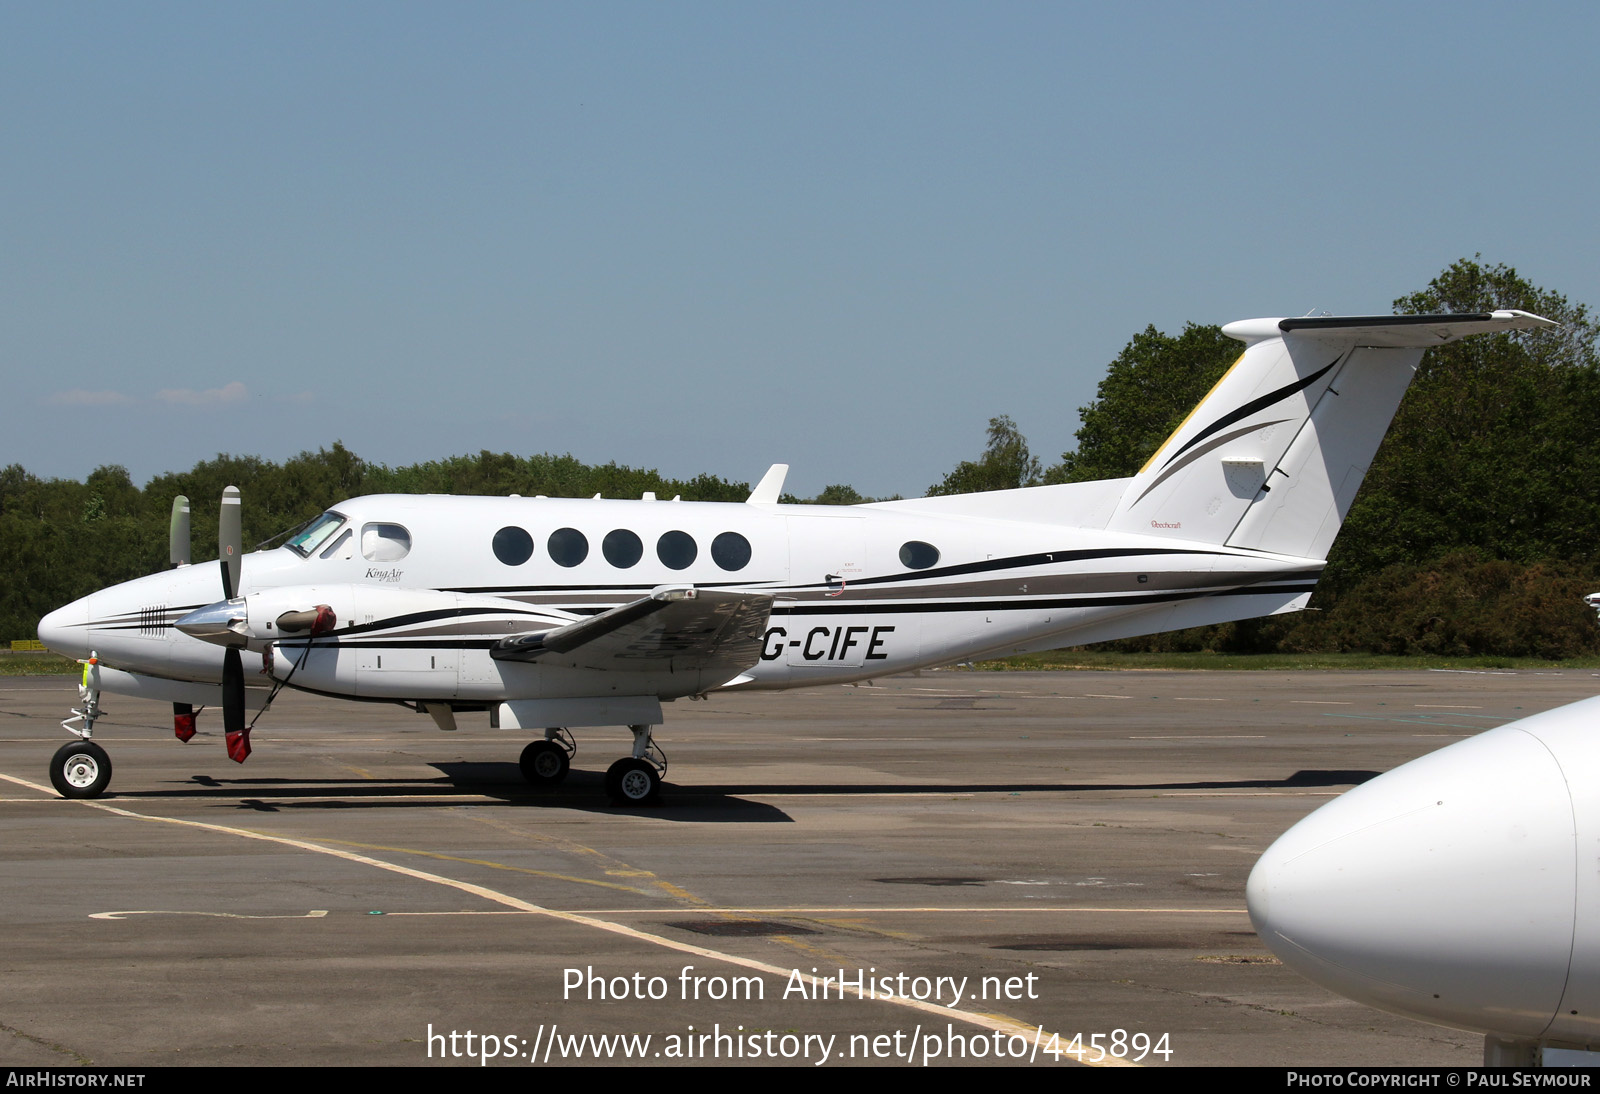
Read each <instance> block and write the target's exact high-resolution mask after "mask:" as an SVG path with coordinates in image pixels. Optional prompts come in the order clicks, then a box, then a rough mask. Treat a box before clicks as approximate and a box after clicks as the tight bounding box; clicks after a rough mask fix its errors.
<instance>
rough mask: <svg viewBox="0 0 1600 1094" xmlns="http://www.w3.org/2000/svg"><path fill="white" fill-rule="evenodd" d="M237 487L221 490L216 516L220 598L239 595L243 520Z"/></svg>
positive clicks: (242, 552) (227, 598)
mask: <svg viewBox="0 0 1600 1094" xmlns="http://www.w3.org/2000/svg"><path fill="white" fill-rule="evenodd" d="M241 505H242V503H241V502H240V500H239V488H238V487H237V486H230V487H228V488H227V489H226V490H224V491H223V492H222V512H221V513H220V514H218V516H217V557H218V558H219V559H221V560H222V599H224V600H232V599H233V598H234V597H235V596H238V595H239V567H240V565H241V563H242V562H243V561H244V546H243V543H244V521H243V512H244V510H243V509H242V508H241Z"/></svg>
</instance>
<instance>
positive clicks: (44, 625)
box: [39, 597, 89, 657]
mask: <svg viewBox="0 0 1600 1094" xmlns="http://www.w3.org/2000/svg"><path fill="white" fill-rule="evenodd" d="M39 641H41V642H43V643H44V644H45V645H46V646H48V647H49V648H50V649H51V650H53V651H55V652H56V653H59V654H61V655H62V656H63V657H88V656H89V598H88V597H84V598H83V599H82V600H75V601H73V602H72V603H71V604H68V605H67V606H66V607H65V608H57V609H56V610H55V611H53V612H51V613H50V614H49V615H47V616H45V617H44V618H43V619H41V620H39Z"/></svg>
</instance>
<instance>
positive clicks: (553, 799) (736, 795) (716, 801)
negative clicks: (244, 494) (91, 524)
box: [112, 762, 1379, 824]
mask: <svg viewBox="0 0 1600 1094" xmlns="http://www.w3.org/2000/svg"><path fill="white" fill-rule="evenodd" d="M431 766H432V767H434V768H435V769H436V770H438V771H439V772H440V774H441V776H442V777H441V778H432V779H374V780H372V781H366V782H352V781H351V780H349V779H217V778H214V777H212V776H210V775H193V776H191V777H190V778H189V779H188V781H187V782H186V783H183V784H180V785H179V786H176V787H173V786H169V787H167V788H164V789H160V790H149V791H122V792H119V793H116V794H114V795H112V796H113V797H117V798H126V799H138V798H151V797H161V798H173V797H181V798H192V799H197V800H201V799H208V798H209V799H216V800H219V801H233V802H235V803H237V806H238V808H240V809H247V810H254V811H256V812H268V813H274V812H279V811H281V810H284V809H366V808H384V809H406V808H425V809H426V808H435V809H436V808H441V807H442V808H455V807H457V806H459V805H460V804H461V802H460V800H459V799H460V797H461V795H463V794H477V795H482V797H483V798H484V799H485V804H487V803H489V802H500V803H502V804H505V805H509V806H525V807H537V808H545V809H568V810H579V811H584V812H592V813H608V814H612V813H632V812H644V813H646V814H648V815H649V816H653V817H658V818H660V819H663V820H677V821H694V822H707V821H732V822H738V823H741V824H748V823H751V822H764V823H784V822H792V821H793V818H792V817H790V816H789V815H788V814H787V813H785V812H784V811H783V810H782V809H779V808H777V807H776V806H773V805H770V804H767V803H765V802H756V801H751V800H749V798H748V797H745V795H762V794H774V795H780V794H781V795H795V796H808V795H817V796H841V797H850V796H855V795H860V796H869V795H873V796H881V795H896V794H907V795H913V794H916V795H920V794H1024V793H1030V792H1031V793H1039V792H1054V793H1063V792H1065V793H1078V794H1086V793H1094V792H1097V791H1099V792H1108V791H1135V792H1146V793H1148V792H1159V791H1196V790H1232V791H1239V790H1290V789H1304V788H1310V787H1335V786H1354V785H1357V784H1359V783H1363V782H1366V781H1367V780H1368V779H1371V778H1375V777H1376V776H1377V775H1378V774H1379V773H1378V772H1376V771H1364V770H1338V769H1334V770H1318V769H1302V770H1300V771H1296V772H1294V773H1293V774H1292V775H1289V776H1288V777H1286V778H1282V779H1208V780H1198V781H1193V782H1159V783H1154V782H1146V783H851V784H845V783H756V784H744V785H740V786H723V785H717V784H708V785H698V786H674V785H673V784H671V783H668V784H666V786H665V788H664V797H665V801H664V802H663V803H662V804H661V805H659V806H654V807H649V808H647V809H645V810H642V811H641V810H638V809H634V808H624V807H620V806H615V805H612V804H611V803H610V802H609V801H608V800H607V798H606V795H605V789H604V785H603V782H604V780H603V777H602V775H601V774H600V773H599V772H587V771H574V772H572V774H571V775H570V776H569V777H568V778H567V780H566V782H564V783H563V784H562V785H561V786H559V787H555V788H552V789H541V790H534V789H532V788H530V787H529V786H528V785H527V784H526V783H525V782H524V781H523V780H522V776H521V773H520V770H519V769H518V767H517V765H516V764H514V763H504V762H494V763H465V762H463V763H435V764H432V765H431ZM402 796H403V799H404V800H396V799H397V798H401V797H402ZM430 798H433V799H437V800H429V799H430ZM445 799H449V800H445Z"/></svg>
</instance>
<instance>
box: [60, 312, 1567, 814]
mask: <svg viewBox="0 0 1600 1094" xmlns="http://www.w3.org/2000/svg"><path fill="white" fill-rule="evenodd" d="M1550 325H1553V324H1550V322H1549V321H1548V320H1544V319H1540V318H1539V317H1537V316H1534V315H1530V314H1528V313H1526V312H1518V311H1497V312H1493V313H1490V314H1473V315H1433V316H1364V317H1348V318H1305V319H1252V320H1246V321H1243V322H1238V323H1232V324H1229V325H1228V326H1226V327H1224V328H1223V330H1224V331H1225V332H1226V333H1227V334H1229V335H1231V336H1232V337H1234V338H1237V339H1239V340H1241V341H1243V342H1244V343H1245V344H1246V349H1245V351H1244V354H1243V355H1242V356H1241V357H1240V358H1239V360H1238V361H1237V362H1236V363H1235V364H1234V366H1233V367H1232V368H1231V369H1230V370H1229V371H1228V373H1227V374H1226V375H1225V376H1224V377H1223V378H1222V379H1221V380H1220V381H1219V382H1218V383H1217V385H1216V386H1215V387H1214V388H1213V389H1212V390H1211V392H1210V393H1209V394H1208V395H1207V396H1206V397H1205V399H1204V400H1202V402H1201V403H1200V405H1199V406H1198V407H1196V408H1195V410H1194V412H1193V413H1191V414H1190V415H1189V417H1188V418H1187V419H1186V420H1185V421H1184V422H1183V424H1182V425H1180V426H1179V427H1178V429H1177V431H1176V432H1175V433H1173V434H1172V436H1171V437H1169V438H1168V439H1167V441H1166V442H1165V443H1164V444H1163V445H1162V446H1161V448H1160V449H1159V450H1158V451H1157V452H1156V454H1155V455H1154V456H1153V457H1152V458H1151V459H1150V462H1149V463H1147V464H1145V466H1144V467H1143V468H1142V469H1141V470H1140V471H1139V473H1138V474H1137V475H1135V476H1133V477H1132V478H1128V479H1115V480H1107V481H1102V482H1085V483H1072V484H1067V485H1059V486H1041V487H1032V488H1028V489H1021V490H1002V491H995V492H992V493H982V494H964V495H955V496H945V497H931V498H916V499H912V500H907V501H893V502H879V503H873V504H868V505H857V506H851V507H835V506H816V505H780V504H779V503H778V496H779V493H780V490H781V488H782V484H783V479H784V475H785V473H786V471H787V467H786V466H785V465H783V464H779V465H776V466H774V467H773V468H772V469H771V470H770V471H768V472H767V474H766V476H765V477H764V478H763V479H762V480H761V482H760V484H759V485H757V486H756V488H755V491H754V492H753V493H752V494H751V495H750V498H749V500H748V501H747V502H745V503H743V504H739V503H680V502H677V501H676V500H674V501H671V502H668V501H657V500H655V499H654V498H653V497H652V496H650V495H646V496H645V498H644V499H643V500H641V501H611V500H602V499H600V498H598V497H596V498H593V499H557V498H543V497H539V498H521V497H506V498H490V497H443V496H411V495H380V496H373V497H363V498H355V499H353V500H351V501H348V502H344V503H342V504H339V505H336V506H335V507H334V508H332V509H330V510H328V511H327V512H326V513H323V514H322V515H321V516H320V517H318V518H317V519H316V520H315V521H313V522H312V523H311V524H310V525H308V526H307V527H306V528H305V529H304V530H303V531H300V532H299V533H298V534H296V535H294V536H293V538H291V539H289V540H288V542H287V543H286V544H285V545H284V546H282V547H279V548H277V549H275V550H268V551H258V552H255V553H252V554H250V555H249V556H247V557H242V555H243V553H242V550H241V548H240V534H239V527H240V520H239V495H238V491H237V490H234V489H233V488H231V487H230V488H229V490H228V491H227V493H226V494H225V495H224V498H223V506H222V520H221V526H222V530H221V534H220V537H219V538H220V554H221V556H222V558H223V560H225V561H224V562H222V563H219V565H218V566H217V568H216V569H213V568H212V567H211V566H210V564H200V565H193V566H190V565H185V563H186V562H187V556H188V545H189V530H188V516H187V502H186V501H183V499H179V501H180V503H181V505H175V506H174V520H173V561H174V562H175V563H177V564H178V565H177V568H175V569H172V570H168V571H165V572H163V573H158V574H152V575H150V576H149V577H144V578H140V579H138V580H136V581H129V582H126V583H124V584H121V585H116V586H113V587H112V588H109V589H106V590H104V591H102V592H98V593H95V594H93V595H91V596H88V597H85V598H84V599H82V600H79V601H77V602H75V603H73V604H69V605H68V606H67V607H65V608H61V609H59V610H58V611H54V612H52V613H50V614H49V615H48V616H46V617H45V618H44V619H43V620H42V621H41V622H40V624H39V637H40V638H41V639H42V640H43V641H44V643H45V645H47V646H48V647H50V648H51V649H53V650H56V651H58V652H61V653H64V654H67V655H68V656H72V657H76V658H79V659H81V660H83V661H84V662H85V669H84V683H83V686H82V689H81V696H80V698H81V700H82V704H81V706H80V707H79V708H77V709H75V710H74V711H73V715H74V716H73V717H72V718H69V719H68V720H67V721H66V722H64V723H63V725H64V726H65V727H66V728H67V729H68V730H70V731H71V732H73V733H74V734H76V735H77V736H78V738H79V739H78V740H76V741H74V742H72V743H70V744H68V745H66V746H64V747H63V748H62V749H61V750H60V751H59V752H57V753H56V755H55V757H54V759H53V760H52V762H51V778H52V781H53V783H54V785H55V787H56V789H57V790H59V791H60V792H61V793H62V794H63V795H65V796H67V797H94V796H97V795H99V794H100V793H102V792H103V791H104V790H105V788H106V786H107V784H108V782H109V781H110V777H111V763H110V760H109V758H108V757H107V755H106V753H105V751H104V750H103V749H101V748H100V747H99V746H98V745H96V744H94V743H93V742H92V741H90V740H89V739H88V738H89V737H90V735H91V733H92V731H93V726H94V720H95V718H96V717H97V716H98V714H99V693H100V691H101V690H102V689H103V690H105V691H110V692H114V693H118V694H125V695H136V696H142V697H146V698H150V699H157V700H161V701H167V702H172V703H173V704H174V711H175V731H176V733H177V735H178V737H179V738H180V739H182V740H187V739H188V738H189V737H190V736H192V735H193V733H194V717H195V715H194V708H196V707H202V706H220V707H221V708H222V716H223V725H224V729H225V730H226V740H227V748H228V754H229V755H230V756H231V757H232V758H233V759H235V760H237V761H240V762H243V760H244V759H245V757H246V756H248V755H249V752H250V739H249V734H250V724H253V723H247V722H246V715H247V711H248V710H249V709H251V708H254V709H256V710H257V711H259V710H260V709H262V708H263V707H264V706H265V705H266V704H267V703H269V702H270V700H271V696H272V694H273V693H274V692H275V691H276V689H277V688H279V687H282V686H288V687H293V688H299V689H302V690H304V691H310V692H316V693H318V694H322V695H331V696H338V697H340V698H345V699H357V700H369V701H388V702H396V703H401V704H403V705H406V706H409V707H412V708H413V709H416V710H418V711H425V712H427V713H428V714H429V715H431V716H432V717H433V719H434V721H435V722H436V723H437V724H438V726H439V728H440V729H446V730H449V729H454V728H456V716H457V715H458V714H461V713H463V712H474V711H487V712H488V715H489V724H490V725H491V726H492V727H497V728H500V729H508V730H522V731H524V732H527V733H529V734H537V735H538V736H539V738H540V739H538V740H535V741H533V742H532V743H531V744H529V745H528V746H527V748H526V749H524V750H523V753H522V758H521V766H522V771H523V774H524V775H525V776H526V777H527V778H528V780H529V781H530V782H532V783H534V784H547V785H548V784H554V783H557V782H559V781H560V780H561V779H562V778H564V777H565V775H566V774H567V770H568V766H569V760H570V757H571V756H572V754H573V753H574V751H575V750H576V745H575V743H574V741H573V739H572V737H571V735H570V734H569V733H568V731H567V730H568V727H573V726H597V725H625V726H627V727H628V728H629V729H630V730H632V732H633V748H632V754H631V755H630V756H628V757H625V758H623V759H621V760H618V761H617V762H616V763H615V764H613V765H612V766H611V767H610V769H609V770H608V772H607V776H606V787H607V791H608V792H609V794H610V795H611V797H612V798H613V799H614V800H616V801H618V802H621V803H626V804H637V803H646V802H652V801H654V800H656V799H657V798H658V796H659V792H660V787H661V776H662V774H663V773H664V772H665V770H666V762H665V757H664V755H663V754H662V753H661V750H660V749H659V748H658V747H656V746H655V745H654V744H653V743H652V740H651V730H652V728H653V727H655V726H657V725H659V724H660V723H661V720H662V716H661V704H662V703H663V702H666V701H670V700H673V699H682V698H695V697H700V696H704V695H705V694H706V693H707V692H710V691H714V690H717V689H720V688H747V689H756V688H791V687H801V686H806V685H812V684H837V683H844V682H848V681H852V680H864V679H870V678H873V677H878V676H885V675H888V674H891V673H897V672H905V671H907V670H910V669H915V668H918V667H922V666H932V665H943V664H949V663H951V662H954V661H962V660H967V659H971V658H977V657H987V656H999V655H1004V654H1009V653H1017V652H1025V651H1029V650H1042V649H1052V648H1057V647H1061V646H1070V645H1078V644H1081V643H1086V642H1099V641H1104V640H1107V639H1113V638H1125V637H1129V636H1133V635H1140V634H1150V633H1153V632H1157V631H1165V630H1176V629H1180V628H1184V627H1193V626H1198V625H1200V624H1205V623H1220V622H1225V621H1228V620H1235V619H1247V618H1251V617H1255V616H1263V615H1274V614H1277V613H1280V612H1290V611H1296V610H1298V609H1300V608H1303V607H1305V604H1306V601H1307V599H1308V598H1309V597H1310V595H1311V591H1312V588H1313V587H1314V586H1315V583H1316V580H1317V576H1318V574H1319V573H1320V572H1321V570H1322V567H1323V560H1324V559H1325V558H1326V557H1327V552H1328V548H1329V545H1330V544H1332V542H1333V538H1334V535H1335V533H1337V531H1338V529H1339V525H1340V522H1341V521H1342V520H1343V519H1344V516H1345V513H1346V512H1347V511H1348V509H1349V507H1350V502H1351V500H1352V499H1353V498H1354V497H1355V493H1356V489H1357V487H1358V486H1359V485H1360V483H1361V479H1362V476H1363V475H1364V474H1365V472H1366V469H1367V466H1368V464H1369V463H1370V462H1371V460H1372V457H1373V453H1374V452H1375V451H1376V449H1377V447H1378V443H1379V442H1380V441H1381V440H1382V439H1383V435H1384V432H1385V431H1386V430H1387V429H1388V426H1389V422H1390V420H1391V418H1392V417H1393V415H1394V412H1395V409H1396V407H1397V406H1398V405H1399V402H1400V398H1401V396H1402V395H1403V394H1404V393H1405V389H1406V386H1407V384H1409V383H1410V381H1411V377H1412V375H1413V374H1414V372H1415V370H1416V366H1417V364H1418V362H1419V361H1420V359H1421V356H1422V351H1423V350H1424V349H1425V348H1426V347H1428V346H1433V345H1438V344H1440V343H1443V342H1449V341H1452V340H1454V339H1457V338H1461V337H1464V336H1467V335H1472V334H1480V333H1488V332H1495V331H1509V330H1517V329H1528V328H1535V327H1542V326H1550ZM180 509H181V513H180ZM219 592H220V594H221V598H220V599H218V593H219Z"/></svg>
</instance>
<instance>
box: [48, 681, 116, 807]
mask: <svg viewBox="0 0 1600 1094" xmlns="http://www.w3.org/2000/svg"><path fill="white" fill-rule="evenodd" d="M78 664H80V665H82V666H83V679H82V680H80V681H79V682H78V703H79V705H78V706H75V707H73V708H72V717H70V718H68V719H67V720H66V721H64V722H62V723H61V728H62V729H64V730H66V731H67V732H68V733H71V734H72V735H74V736H75V737H77V738H79V739H78V740H76V741H73V742H72V743H71V744H65V745H62V746H61V747H60V748H58V749H56V754H55V755H54V756H52V757H50V785H51V786H53V787H55V788H56V793H58V794H60V795H61V796H62V797H63V798H98V797H99V796H100V795H101V794H104V793H105V792H106V787H108V786H110V785H111V757H110V756H107V755H106V750H105V749H103V748H101V747H100V746H99V745H97V744H95V743H94V742H93V741H91V740H90V739H89V738H91V737H93V736H94V723H95V719H96V718H99V717H100V655H99V654H98V653H95V652H94V651H92V650H91V651H90V653H89V659H88V660H87V661H79V662H78ZM74 722H81V723H83V725H82V728H79V727H78V726H75V725H73V723H74Z"/></svg>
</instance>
